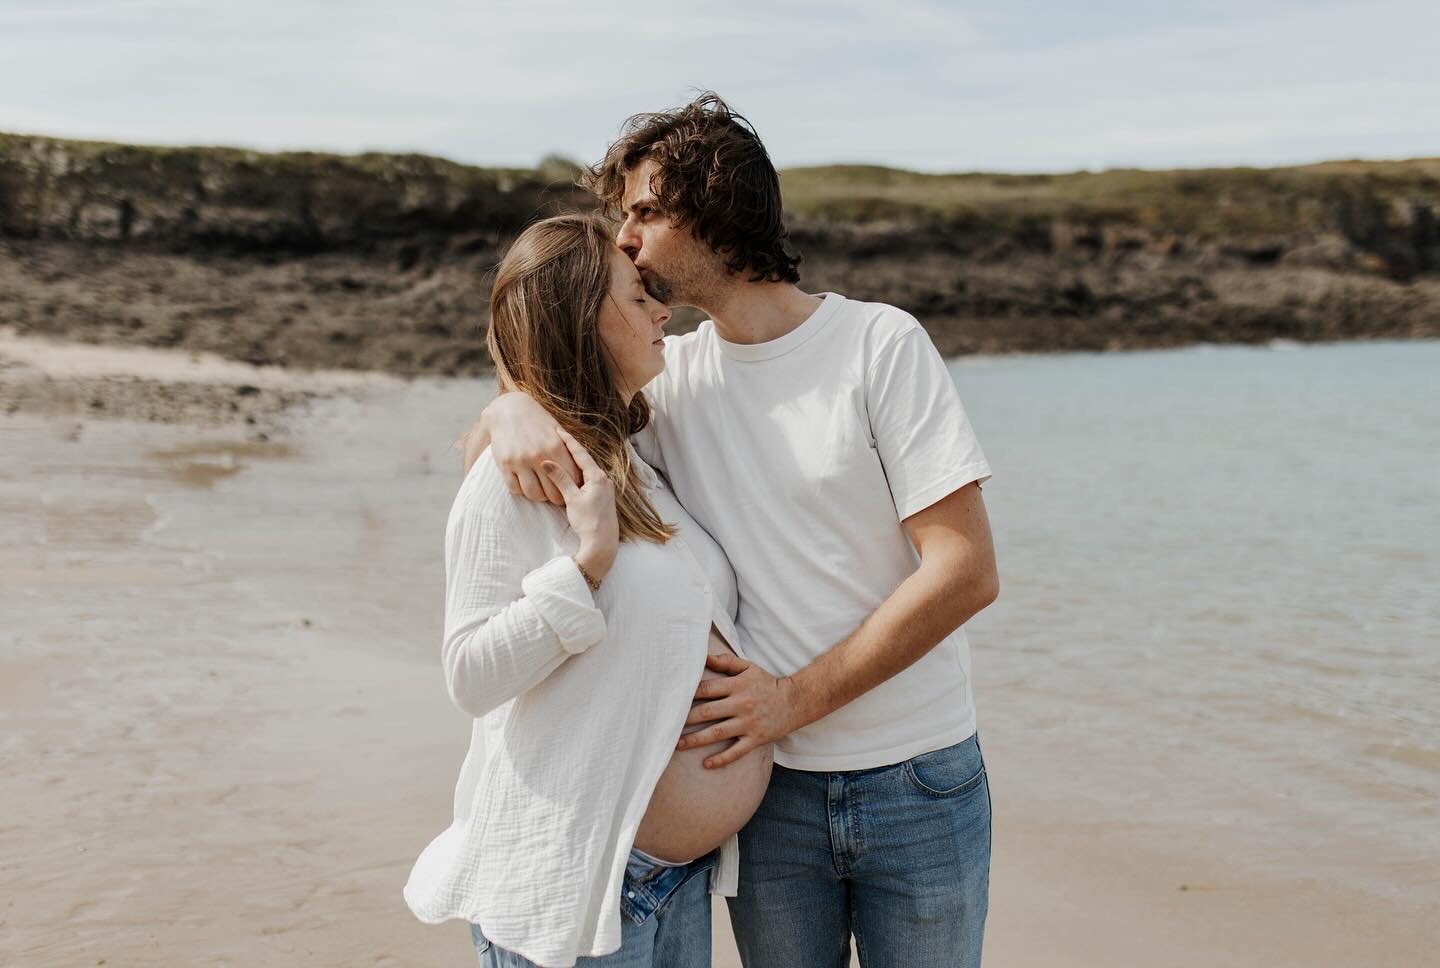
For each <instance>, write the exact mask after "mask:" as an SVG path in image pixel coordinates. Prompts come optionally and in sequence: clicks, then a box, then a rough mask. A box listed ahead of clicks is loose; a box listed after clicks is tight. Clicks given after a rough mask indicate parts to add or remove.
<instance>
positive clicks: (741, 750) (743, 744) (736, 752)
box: [704, 736, 759, 770]
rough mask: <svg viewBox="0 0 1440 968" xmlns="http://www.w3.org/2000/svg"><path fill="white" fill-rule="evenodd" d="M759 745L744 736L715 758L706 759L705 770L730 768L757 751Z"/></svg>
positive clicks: (708, 757)
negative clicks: (732, 764)
mask: <svg viewBox="0 0 1440 968" xmlns="http://www.w3.org/2000/svg"><path fill="white" fill-rule="evenodd" d="M758 745H759V744H758V743H754V742H752V741H751V740H750V737H748V736H742V737H740V738H739V739H738V740H736V741H735V742H733V743H731V744H730V745H729V746H727V747H726V748H725V749H723V750H721V751H720V752H719V753H716V754H715V755H714V756H707V757H705V762H704V766H705V769H707V770H718V769H721V768H722V767H726V766H729V765H730V764H731V763H734V762H735V761H736V760H738V759H739V758H740V757H742V756H744V755H745V754H746V753H748V752H750V751H751V750H753V749H755V748H756V747H757V746H758Z"/></svg>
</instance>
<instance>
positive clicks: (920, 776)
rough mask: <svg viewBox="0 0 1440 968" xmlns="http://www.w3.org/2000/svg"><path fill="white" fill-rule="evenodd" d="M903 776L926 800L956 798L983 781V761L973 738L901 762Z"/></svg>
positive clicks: (977, 744)
mask: <svg viewBox="0 0 1440 968" xmlns="http://www.w3.org/2000/svg"><path fill="white" fill-rule="evenodd" d="M904 772H905V776H906V778H908V779H909V781H910V783H911V785H912V786H914V787H915V789H917V790H919V791H920V792H921V793H923V794H925V795H926V796H928V797H958V796H960V795H962V794H965V793H969V792H970V791H971V790H974V789H976V788H978V787H979V786H980V784H981V783H982V782H984V780H985V760H984V758H983V757H981V755H980V744H979V743H978V742H977V741H976V738H975V737H974V736H971V737H970V738H969V739H967V740H965V741H964V742H962V743H956V744H955V745H954V746H947V747H945V748H944V749H938V750H932V751H931V752H929V753H921V754H920V755H919V756H912V757H911V758H910V759H908V760H906V761H905V769H904Z"/></svg>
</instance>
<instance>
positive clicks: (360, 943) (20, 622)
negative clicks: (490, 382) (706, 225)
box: [0, 334, 1440, 968]
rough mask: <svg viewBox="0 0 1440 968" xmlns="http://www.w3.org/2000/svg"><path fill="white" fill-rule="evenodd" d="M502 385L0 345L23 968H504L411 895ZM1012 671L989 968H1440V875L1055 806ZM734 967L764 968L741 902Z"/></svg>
mask: <svg viewBox="0 0 1440 968" xmlns="http://www.w3.org/2000/svg"><path fill="white" fill-rule="evenodd" d="M467 388H473V391H474V393H473V409H471V408H470V407H468V405H467V406H459V407H457V406H456V403H455V401H456V400H457V399H462V400H463V399H464V398H465V395H466V393H467V392H468V390H467ZM486 392H487V391H486V388H485V386H484V385H483V384H482V383H481V382H480V381H470V382H469V383H466V384H457V383H456V382H454V381H444V380H438V379H433V380H432V379H426V380H417V381H411V382H406V381H402V380H399V379H396V378H394V377H389V376H383V375H379V374H368V373H356V372H347V373H323V372H319V373H317V372H301V371H289V370H283V369H279V368H275V367H263V368H262V367H254V366H250V365H248V364H241V363H235V362H227V361H222V360H219V359H218V358H212V357H206V356H203V355H194V354H190V353H179V352H171V351H161V350H145V351H138V350H134V351H131V350H123V349H115V348H105V349H100V348H96V347H88V346H78V345H68V344H58V343H47V342H42V341H38V340H35V339H28V338H25V339H22V338H19V337H16V336H14V335H13V334H7V335H4V336H3V337H0V448H3V453H4V455H5V460H4V461H3V463H0V534H3V535H4V538H5V540H4V541H3V543H0V614H3V616H4V619H5V621H4V622H3V623H0V724H3V728H0V784H3V790H4V802H5V805H6V809H5V810H4V811H3V813H0V897H3V907H0V964H3V965H5V966H12V965H13V966H17V968H42V966H55V968H61V966H63V968H73V966H91V965H105V966H111V968H115V966H170V965H174V966H196V965H206V966H235V968H239V966H245V968H251V966H271V965H274V966H307V968H309V966H315V968H325V966H336V968H338V966H347V968H348V966H356V965H374V966H377V968H378V966H411V965H414V966H441V965H467V964H472V963H473V954H472V953H471V952H470V950H469V947H468V944H469V943H468V937H467V935H466V932H465V930H464V927H463V926H462V925H460V924H458V923H451V924H447V925H445V926H443V927H438V928H434V927H427V926H425V925H422V924H420V923H419V922H418V921H416V920H415V919H414V918H413V917H412V916H411V915H410V913H409V911H408V910H407V909H406V908H405V906H404V903H403V901H402V899H401V896H400V889H401V886H402V884H403V883H404V880H405V877H406V874H407V872H408V870H409V866H410V864H411V862H412V861H413V859H414V857H415V855H416V854H417V853H418V851H419V850H420V849H421V848H422V847H423V846H424V844H425V843H426V842H427V841H428V839H429V838H430V837H432V836H434V835H435V834H436V833H438V832H439V831H440V830H441V829H442V828H443V827H444V826H445V824H446V822H447V820H448V816H449V811H450V796H451V792H452V789H453V783H454V779H455V774H456V771H457V769H458V767H459V764H460V761H461V758H462V757H463V755H464V751H465V747H466V744H467V740H468V720H467V719H466V718H465V717H464V715H463V714H462V713H460V712H459V711H458V710H456V709H454V708H453V707H451V705H450V704H449V702H448V700H447V698H446V696H445V692H444V688H443V684H442V681H441V677H440V671H439V666H438V652H439V642H440V619H441V575H442V564H441V542H442V530H441V529H442V526H443V521H444V517H445V514H446V512H447V511H448V508H449V505H450V500H451V497H452V496H453V493H454V489H455V487H456V485H457V483H458V475H459V458H458V455H456V454H455V453H454V452H453V451H452V450H451V448H450V443H451V441H453V440H454V439H455V438H456V437H457V436H458V435H459V433H460V432H461V431H463V430H464V428H465V426H466V424H467V422H468V419H469V416H470V414H471V413H473V412H475V411H478V409H479V408H480V406H482V405H483V404H484V402H485V400H486ZM999 647H1000V646H999V645H998V644H995V643H990V644H988V645H987V644H986V643H985V642H984V640H983V639H982V638H981V637H978V636H977V640H976V647H975V648H976V656H977V658H976V665H977V668H978V669H980V670H981V673H980V674H981V682H980V685H979V687H978V690H977V691H978V693H979V699H980V708H981V713H982V717H988V718H986V720H985V721H986V723H987V726H986V729H987V730H988V731H987V732H985V733H984V735H985V741H986V746H985V749H986V755H987V760H988V763H989V770H990V774H991V784H992V790H993V795H994V802H995V811H996V827H995V846H994V866H993V874H992V885H993V892H992V899H991V916H990V925H989V933H988V935H987V943H986V950H987V963H988V964H991V965H995V966H1003V968H1053V966H1075V968H1089V966H1096V968H1098V966H1102V965H1103V966H1107V968H1113V966H1180V968H1183V966H1192V965H1193V966H1197V968H1198V966H1207V968H1210V966H1216V965H1226V966H1252V965H1253V966H1257V968H1260V966H1264V968H1281V966H1288V965H1294V966H1306V968H1312V966H1317V965H1337V966H1338V965H1347V966H1348V965H1377V966H1379V965H1385V966H1415V968H1420V966H1424V965H1429V964H1433V963H1434V958H1435V951H1436V950H1437V947H1440V918H1437V917H1436V915H1437V913H1440V905H1437V891H1436V890H1435V883H1434V871H1433V870H1427V869H1425V867H1424V865H1422V864H1420V863H1418V862H1417V863H1416V864H1415V865H1414V867H1413V869H1409V870H1402V871H1400V873H1401V874H1403V876H1402V877H1399V878H1398V881H1397V882H1398V883H1405V884H1410V885H1414V886H1413V887H1412V888H1410V889H1407V890H1404V891H1398V892H1386V891H1379V890H1374V889H1372V888H1370V887H1369V886H1368V885H1365V884H1361V883H1359V882H1357V881H1354V880H1350V879H1347V878H1343V877H1337V876H1334V875H1333V874H1332V873H1331V870H1332V868H1331V867H1328V866H1327V865H1326V864H1324V863H1320V862H1319V861H1318V860H1317V863H1316V865H1315V866H1314V867H1313V868H1312V869H1310V870H1309V871H1306V870H1303V869H1297V868H1296V866H1295V865H1294V864H1293V863H1289V862H1287V863H1285V864H1277V863H1272V860H1273V857H1272V856H1271V855H1270V854H1269V853H1267V850H1266V849H1265V845H1264V844H1263V843H1257V842H1256V841H1255V839H1254V837H1253V836H1252V835H1251V833H1250V832H1248V831H1247V830H1244V829H1240V828H1239V827H1236V828H1235V829H1231V828H1230V827H1229V826H1227V825H1226V824H1225V823H1213V824H1204V825H1200V824H1196V823H1194V822H1193V821H1191V820H1189V819H1186V818H1181V817H1174V816H1171V817H1167V816H1165V815H1163V813H1159V814H1157V812H1156V811H1154V810H1147V811H1144V812H1139V811H1137V812H1135V813H1130V812H1128V811H1125V810H1112V811H1110V812H1109V813H1108V814H1107V813H1105V811H1103V810H1101V809H1099V808H1096V807H1095V806H1094V805H1091V806H1088V807H1085V808H1083V809H1080V808H1077V809H1070V805H1068V804H1067V803H1066V802H1065V797H1064V795H1063V791H1052V793H1051V795H1048V796H1047V795H1043V794H1042V792H1041V791H1045V790H1046V789H1047V783H1048V782H1049V778H1050V777H1052V776H1058V775H1061V774H1062V773H1063V772H1066V771H1073V770H1074V769H1075V766H1074V764H1073V763H1070V764H1060V763H1059V762H1058V760H1057V758H1058V757H1062V756H1064V751H1063V750H1057V749H1055V748H1053V747H1051V746H1049V745H1047V742H1046V736H1047V734H1045V733H1043V732H1039V733H1037V732H1032V731H1030V730H1028V729H1026V728H1025V724H1024V723H1019V722H1016V721H1014V717H1013V716H1011V715H1010V714H1009V713H1007V711H1006V710H1007V709H1009V708H1011V707H1012V706H1013V705H1014V704H1015V703H1016V701H1017V697H1018V696H1019V694H1020V692H1021V691H1022V690H1023V688H1024V686H1023V684H1020V683H1015V682H1008V681H1007V682H998V683H997V682H993V681H991V682H987V681H985V680H984V670H985V668H986V659H985V651H986V649H987V648H999ZM1333 834H1334V840H1335V844H1336V846H1335V854H1336V855H1337V856H1345V857H1349V858H1351V859H1353V861H1354V863H1356V864H1360V863H1363V862H1364V857H1363V854H1364V851H1365V846H1364V845H1365V841H1364V840H1363V838H1361V837H1359V835H1358V834H1356V833H1355V832H1353V831H1350V830H1346V829H1336V830H1334V832H1333ZM1330 859H1333V858H1330ZM1401 866H1402V867H1403V864H1402V865H1401ZM1426 885H1428V888H1427V887H1426ZM715 941H716V944H715V952H716V956H715V963H716V965H719V966H733V965H738V960H737V959H736V957H735V955H734V948H733V944H732V943H731V941H730V939H729V933H728V926H727V923H726V918H725V914H724V907H723V905H717V907H716V921H715Z"/></svg>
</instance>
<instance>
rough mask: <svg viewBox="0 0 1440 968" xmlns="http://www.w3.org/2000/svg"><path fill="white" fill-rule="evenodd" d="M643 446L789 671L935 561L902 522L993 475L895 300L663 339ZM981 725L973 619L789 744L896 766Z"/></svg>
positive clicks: (748, 624)
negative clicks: (781, 327) (720, 553)
mask: <svg viewBox="0 0 1440 968" xmlns="http://www.w3.org/2000/svg"><path fill="white" fill-rule="evenodd" d="M665 364H666V369H665V372H664V373H663V374H661V375H660V376H659V377H658V378H657V379H656V380H655V381H654V382H652V383H651V384H650V385H649V386H648V387H646V390H645V392H646V395H647V396H648V397H649V398H650V401H651V403H652V405H653V407H654V411H655V419H654V420H653V422H652V424H651V427H650V428H648V429H647V430H646V431H645V433H643V434H641V435H638V436H637V438H636V441H635V443H636V446H637V449H638V450H639V451H640V452H641V454H643V455H644V456H645V458H646V459H647V460H648V461H650V463H651V464H652V465H654V466H655V467H657V468H658V469H660V470H662V471H663V472H664V473H665V475H666V477H667V478H668V479H669V481H670V483H671V485H672V487H673V488H674V490H675V493H676V495H677V496H678V497H679V498H680V501H681V503H682V504H683V505H684V507H685V509H686V510H687V511H689V512H690V514H691V515H692V516H693V517H694V518H695V520H696V521H698V522H699V523H700V525H701V526H702V527H704V528H705V530H706V531H708V532H709V533H710V534H711V535H712V536H713V537H714V538H715V539H716V540H717V541H718V542H719V543H720V546H721V547H722V548H723V549H724V550H725V553H726V555H727V556H728V557H729V558H730V562H731V564H732V565H733V566H734V569H735V574H736V577H737V579H738V582H739V593H740V605H739V613H738V619H737V626H738V628H739V634H740V640H741V642H742V644H743V646H744V651H745V653H746V655H747V656H748V657H749V658H751V659H754V660H755V661H757V662H759V663H760V664H761V665H762V666H764V667H765V668H766V669H768V670H769V671H770V672H772V673H774V674H776V675H788V674H790V673H793V672H795V671H796V670H797V669H800V668H801V667H803V666H805V665H808V664H809V663H810V662H811V661H813V660H814V659H815V658H816V657H817V656H819V655H821V654H822V653H824V652H826V651H828V650H829V649H830V648H831V647H832V646H834V645H835V644H836V643H837V642H839V641H840V640H842V639H843V638H845V637H846V636H848V635H849V634H850V633H851V632H853V631H854V630H855V628H856V627H857V626H858V625H859V624H860V623H861V621H863V620H864V619H865V617H866V616H867V615H869V614H870V613H871V612H872V611H874V610H875V609H876V608H877V607H878V606H879V605H880V604H881V603H882V602H883V601H884V600H885V599H886V598H888V597H889V596H890V594H891V593H892V592H893V591H894V590H895V588H896V586H898V585H899V584H900V583H901V582H902V581H904V580H905V579H906V578H907V577H909V576H910V575H911V574H912V573H913V572H914V571H915V569H916V568H917V567H918V565H919V562H920V559H919V556H918V555H917V554H916V552H915V548H914V546H913V545H912V544H911V542H910V539H909V536H908V535H907V534H906V533H905V530H904V528H903V526H902V525H901V521H902V520H903V519H905V518H907V517H909V516H910V515H912V514H914V513H915V512H917V511H921V510H923V509H925V508H927V507H929V506H930V505H932V504H934V503H935V502H936V501H938V500H940V499H941V498H943V497H945V496H946V495H948V494H950V493H952V492H954V491H956V490H958V489H959V488H960V487H963V486H964V485H966V484H968V483H970V482H971V481H982V482H983V481H985V480H987V479H988V478H989V477H990V465H989V464H988V463H987V462H986V460H985V455H984V454H983V453H982V452H981V450H980V445H979V443H978V441H977V440H976V439H975V434H974V431H973V430H971V427H970V421H969V420H968V418H967V417H966V415H965V410H964V408H963V407H962V406H961V403H960V397H959V394H958V393H957V391H956V389H955V384H954V382H953V380H952V379H951V377H950V374H949V372H948V371H947V370H946V368H945V363H944V361H943V360H942V359H941V358H940V354H939V353H938V352H937V351H936V349H935V346H934V344H933V343H932V342H931V340H930V337H929V335H928V334H927V333H926V332H925V330H924V329H923V328H922V327H921V326H920V324H919V323H918V322H916V321H915V318H914V317H913V316H911V315H909V314H908V313H906V312H903V311H902V310H899V309H896V308H895V307H893V306H887V305H883V304H880V303H863V302H856V301H854V300H851V299H846V298H845V297H843V296H839V295H836V294H835V293H826V294H825V297H824V302H823V303H822V305H821V306H820V307H819V308H818V309H817V310H816V311H815V312H814V313H813V314H812V315H811V316H810V318H809V319H807V320H806V321H805V322H804V323H802V324H801V325H800V326H799V327H797V328H796V329H794V330H792V331H791V332H789V333H787V334H785V335H784V336H782V337H780V338H779V339H776V340H772V341H770V342H767V343H760V344H751V345H742V344H737V343H729V342H727V341H725V340H723V339H721V338H720V337H719V335H717V333H716V332H715V326H714V323H712V322H705V323H703V324H701V326H700V328H699V329H698V330H696V331H695V332H694V333H690V334H687V335H685V336H678V337H670V338H668V339H666V341H665ZM974 732H975V708H974V702H973V698H972V695H971V688H970V649H969V646H968V644H967V643H966V640H965V633H964V630H963V629H957V630H956V631H955V632H954V633H953V634H951V635H950V636H948V637H947V638H945V639H944V640H943V641H942V642H940V644H938V645H937V646H936V647H935V648H934V649H932V650H931V651H930V652H928V653H926V655H925V656H924V657H922V658H921V659H920V660H919V661H918V662H916V663H914V664H913V665H911V666H910V667H909V668H907V669H905V670H904V671H902V672H900V673H899V674H898V675H896V676H894V677H893V678H891V679H890V680H888V681H886V682H884V683H882V684H881V685H879V686H877V687H876V688H874V689H872V690H871V691H870V692H868V693H866V694H865V695H863V696H860V697H859V698H858V699H855V700H854V701H853V702H851V703H849V704H847V705H845V706H843V707H842V708H840V709H837V710H835V711H834V712H832V713H830V714H829V715H828V716H826V717H824V718H823V719H820V720H818V721H817V722H814V723H812V724H810V725H809V726H806V727H804V728H803V729H799V730H797V731H795V732H794V733H792V734H790V735H789V736H787V737H785V738H784V739H783V740H781V741H780V742H779V743H778V744H777V745H776V749H775V762H777V763H779V764H780V765H782V766H785V767H789V768H791V769H799V770H858V769H868V768H870V767H875V766H884V765H887V764H890V763H898V762H900V761H902V760H906V759H909V758H910V757H912V756H916V755H918V754H920V753H925V752H929V751H931V750H935V749H940V748H942V747H944V746H949V745H951V744H953V743H958V742H960V741H962V740H964V739H967V738H969V737H970V735H971V734H972V733H974Z"/></svg>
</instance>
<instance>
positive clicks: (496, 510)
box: [450, 447, 567, 539]
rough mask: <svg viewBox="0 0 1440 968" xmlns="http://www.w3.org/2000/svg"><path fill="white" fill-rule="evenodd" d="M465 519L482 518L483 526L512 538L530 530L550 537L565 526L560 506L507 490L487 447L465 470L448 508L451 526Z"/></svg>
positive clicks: (520, 536)
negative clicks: (468, 468) (510, 534)
mask: <svg viewBox="0 0 1440 968" xmlns="http://www.w3.org/2000/svg"><path fill="white" fill-rule="evenodd" d="M465 521H472V522H478V521H483V522H484V523H485V524H486V526H487V527H489V528H493V529H497V530H504V531H506V532H510V533H513V536H514V537H516V538H522V537H524V536H526V535H531V534H533V535H534V536H536V537H537V538H546V539H554V538H556V537H558V536H559V535H560V534H561V533H562V532H563V531H564V529H565V528H566V527H567V522H566V519H565V512H564V511H563V510H562V509H560V508H557V507H555V506H554V505H551V504H546V503H543V502H539V501H532V500H530V499H529V498H527V497H525V496H524V495H523V494H512V493H510V488H509V487H508V486H507V485H506V483H505V478H504V476H503V475H502V474H501V473H500V468H499V467H497V466H496V464H495V461H494V460H493V459H492V458H491V456H490V448H488V447H487V448H485V450H483V451H481V453H480V456H479V457H477V458H476V459H475V463H474V464H472V465H471V466H470V470H469V471H467V472H466V474H465V479H464V480H463V481H462V482H461V483H460V489H459V490H458V491H457V492H456V493H455V501H454V503H453V504H452V505H451V508H450V525H451V527H452V528H453V527H455V526H456V525H457V524H458V523H461V522H465Z"/></svg>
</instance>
